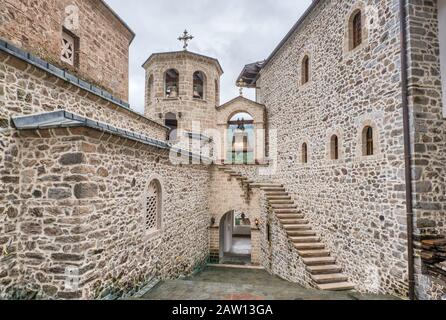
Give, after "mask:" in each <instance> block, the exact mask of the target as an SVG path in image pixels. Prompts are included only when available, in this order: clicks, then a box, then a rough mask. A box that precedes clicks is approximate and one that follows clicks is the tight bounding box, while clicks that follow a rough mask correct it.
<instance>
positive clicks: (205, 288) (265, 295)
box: [143, 266, 397, 300]
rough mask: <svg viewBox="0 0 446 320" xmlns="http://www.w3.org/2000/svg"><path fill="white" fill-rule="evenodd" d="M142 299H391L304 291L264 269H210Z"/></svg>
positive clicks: (161, 285)
mask: <svg viewBox="0 0 446 320" xmlns="http://www.w3.org/2000/svg"><path fill="white" fill-rule="evenodd" d="M143 299H145V300H394V299H397V298H395V297H391V296H375V295H360V294H358V293H356V292H351V291H347V292H328V291H318V290H313V289H305V288H303V287H301V286H299V285H297V284H292V283H289V282H287V281H284V280H282V279H280V278H278V277H275V276H271V275H269V274H268V273H267V272H266V271H265V270H260V269H241V268H234V267H220V266H209V267H207V268H206V269H205V270H204V271H203V272H201V273H200V274H198V275H196V276H194V277H191V278H186V279H182V280H169V281H163V282H161V283H159V284H158V285H157V286H155V287H154V288H153V289H152V290H151V291H150V292H149V293H147V294H146V295H145V296H144V297H143Z"/></svg>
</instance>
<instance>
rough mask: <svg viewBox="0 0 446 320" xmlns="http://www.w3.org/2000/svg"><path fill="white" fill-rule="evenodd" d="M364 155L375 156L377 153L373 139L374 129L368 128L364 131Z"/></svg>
mask: <svg viewBox="0 0 446 320" xmlns="http://www.w3.org/2000/svg"><path fill="white" fill-rule="evenodd" d="M362 143H363V155H364V156H373V155H374V153H375V144H374V137H373V128H372V127H370V126H366V127H365V128H364V130H363V131H362Z"/></svg>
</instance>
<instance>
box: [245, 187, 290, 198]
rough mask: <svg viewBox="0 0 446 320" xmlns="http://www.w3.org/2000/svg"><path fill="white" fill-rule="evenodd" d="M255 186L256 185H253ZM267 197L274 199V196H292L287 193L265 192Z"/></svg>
mask: <svg viewBox="0 0 446 320" xmlns="http://www.w3.org/2000/svg"><path fill="white" fill-rule="evenodd" d="M253 185H254V186H255V184H253ZM265 195H266V196H267V197H274V196H289V195H290V194H289V193H288V192H286V191H277V192H274V191H271V192H265Z"/></svg>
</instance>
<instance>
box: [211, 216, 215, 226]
mask: <svg viewBox="0 0 446 320" xmlns="http://www.w3.org/2000/svg"><path fill="white" fill-rule="evenodd" d="M214 224H215V218H214V217H212V218H211V227H212V226H213V225H214Z"/></svg>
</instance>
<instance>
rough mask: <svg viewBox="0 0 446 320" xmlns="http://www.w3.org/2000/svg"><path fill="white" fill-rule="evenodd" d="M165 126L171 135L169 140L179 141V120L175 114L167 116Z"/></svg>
mask: <svg viewBox="0 0 446 320" xmlns="http://www.w3.org/2000/svg"><path fill="white" fill-rule="evenodd" d="M164 124H165V125H166V126H167V127H169V129H170V130H169V135H168V138H167V140H171V141H175V140H176V139H177V130H178V120H177V116H176V114H174V113H168V114H166V117H165V120H164Z"/></svg>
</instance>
